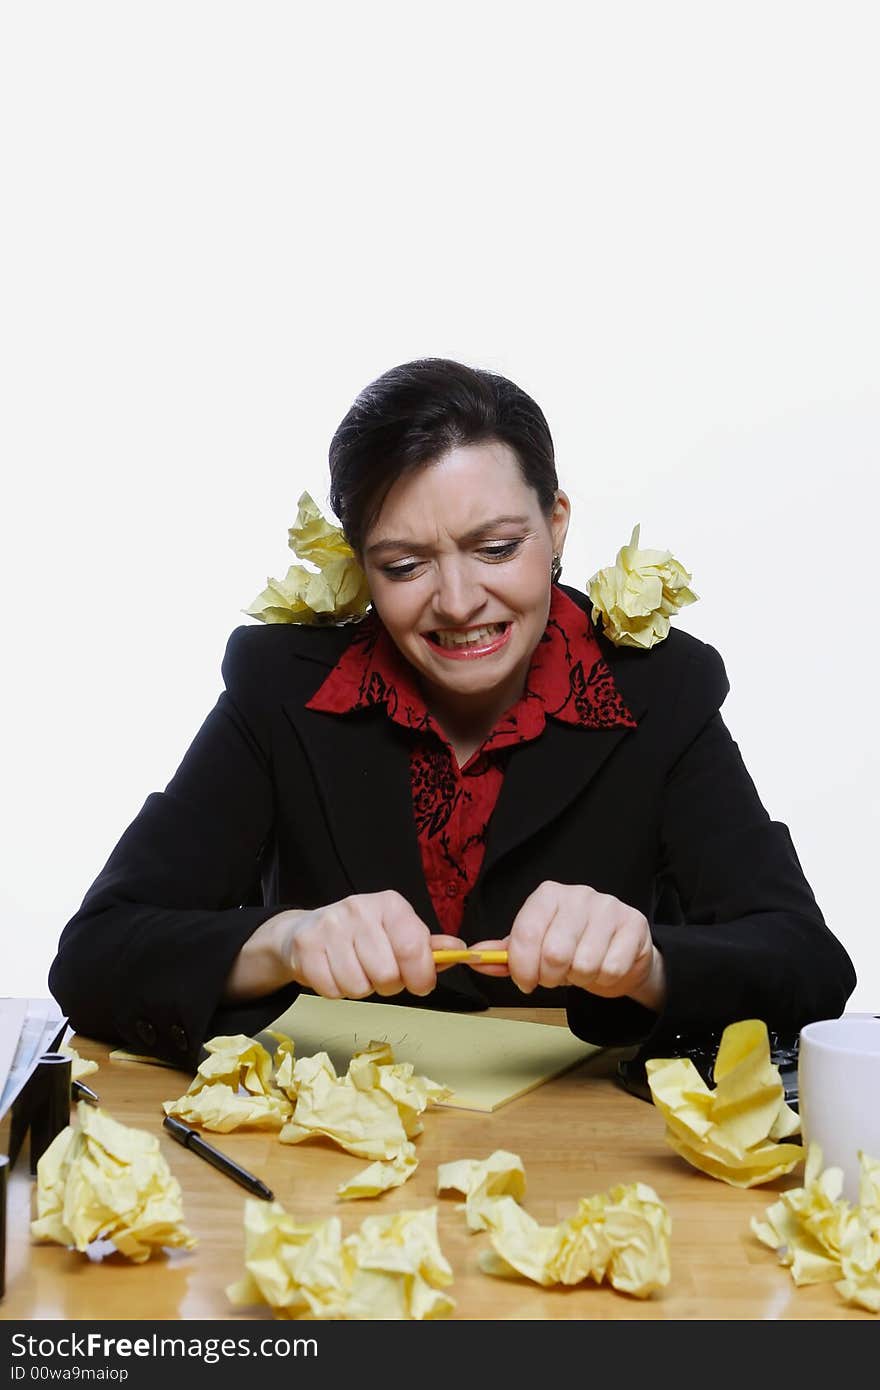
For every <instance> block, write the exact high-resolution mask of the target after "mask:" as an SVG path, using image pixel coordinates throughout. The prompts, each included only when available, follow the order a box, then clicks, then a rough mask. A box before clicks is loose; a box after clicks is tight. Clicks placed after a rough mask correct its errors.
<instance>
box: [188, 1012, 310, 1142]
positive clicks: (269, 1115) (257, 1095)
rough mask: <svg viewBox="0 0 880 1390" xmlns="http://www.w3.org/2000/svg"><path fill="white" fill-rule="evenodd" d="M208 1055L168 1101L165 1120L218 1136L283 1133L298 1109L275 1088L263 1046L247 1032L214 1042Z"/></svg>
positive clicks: (208, 1047) (267, 1056)
mask: <svg viewBox="0 0 880 1390" xmlns="http://www.w3.org/2000/svg"><path fill="white" fill-rule="evenodd" d="M205 1050H206V1051H207V1053H208V1056H207V1057H206V1058H205V1059H204V1060H203V1061H202V1062H201V1063H200V1064H199V1067H198V1070H197V1072H196V1074H195V1076H194V1077H193V1079H192V1081H191V1082H190V1084H189V1086H188V1087H187V1089H186V1091H185V1092H184V1094H183V1095H182V1096H178V1098H177V1100H166V1101H164V1102H163V1109H164V1111H165V1113H166V1115H177V1116H178V1118H179V1119H181V1120H186V1121H187V1122H188V1123H189V1124H197V1125H201V1126H202V1127H203V1128H204V1129H210V1130H214V1131H215V1132H217V1133H219V1134H228V1133H229V1132H230V1130H233V1129H245V1128H247V1129H269V1130H280V1129H281V1127H282V1125H283V1124H284V1122H285V1121H286V1120H287V1119H289V1117H290V1115H291V1113H292V1111H293V1105H292V1103H291V1101H290V1100H289V1098H288V1097H287V1095H286V1094H284V1093H283V1091H281V1090H280V1089H279V1088H278V1087H277V1086H276V1085H275V1084H274V1078H273V1062H272V1058H271V1057H270V1055H269V1053H268V1052H267V1051H266V1049H265V1048H264V1047H263V1045H262V1043H259V1042H257V1041H256V1039H255V1038H249V1037H247V1035H246V1034H244V1033H236V1034H232V1035H229V1036H221V1037H216V1038H211V1040H210V1041H209V1042H207V1043H205Z"/></svg>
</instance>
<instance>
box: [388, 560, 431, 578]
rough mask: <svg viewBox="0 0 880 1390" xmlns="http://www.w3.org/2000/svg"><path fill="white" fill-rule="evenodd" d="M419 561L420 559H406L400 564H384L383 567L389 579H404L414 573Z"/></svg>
mask: <svg viewBox="0 0 880 1390" xmlns="http://www.w3.org/2000/svg"><path fill="white" fill-rule="evenodd" d="M421 563H422V562H421V560H407V561H405V563H404V564H402V565H385V566H383V569H384V573H385V574H387V575H388V578H389V579H406V578H408V576H409V575H411V574H414V573H415V571H416V570H417V569H418V567H419V565H420V564H421Z"/></svg>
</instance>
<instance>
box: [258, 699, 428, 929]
mask: <svg viewBox="0 0 880 1390" xmlns="http://www.w3.org/2000/svg"><path fill="white" fill-rule="evenodd" d="M285 710H286V713H287V715H288V717H289V719H290V720H291V722H292V723H293V725H294V727H295V728H296V729H297V732H298V733H299V736H300V740H301V743H302V747H303V749H304V751H305V754H306V756H307V758H308V759H309V761H310V763H311V765H312V769H313V771H314V774H315V783H316V786H317V789H318V794H319V796H320V799H321V803H322V806H323V809H324V815H325V816H326V818H327V824H328V826H329V827H330V833H331V835H332V837H333V841H334V844H335V845H336V850H337V853H338V854H339V857H340V859H341V860H342V863H343V864H344V865H345V868H346V870H347V872H348V874H349V877H350V878H351V880H352V883H353V884H356V885H357V891H358V892H361V893H378V892H381V891H382V890H384V889H387V887H388V885H389V883H393V884H395V885H396V886H397V888H398V891H399V892H400V893H402V894H403V896H404V897H405V898H407V900H408V901H409V902H410V903H411V904H412V907H413V909H414V910H415V911H416V912H417V913H418V915H419V916H420V917H421V919H422V921H423V922H426V923H427V925H428V926H429V927H430V928H431V930H432V931H433V932H438V931H439V930H440V924H439V922H438V920H437V917H436V914H435V912H434V908H433V905H432V903H431V897H430V894H429V892H428V889H427V885H426V884H425V878H424V874H423V872H422V861H421V854H420V851H419V844H418V839H417V836H416V823H415V817H414V816H413V810H412V794H411V791H410V774H409V743H408V740H407V737H406V733H405V732H404V731H403V730H402V729H400V728H399V727H398V726H397V725H396V724H394V723H393V722H392V721H391V720H390V719H389V718H388V717H387V715H386V713H385V710H384V708H382V707H377V708H375V709H368V710H357V711H353V712H352V713H351V714H345V715H337V714H325V713H322V712H320V711H318V710H308V709H304V708H303V707H302V705H300V704H298V703H294V702H290V703H288V704H286V705H285Z"/></svg>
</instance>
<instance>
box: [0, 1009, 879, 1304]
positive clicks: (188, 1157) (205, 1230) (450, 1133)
mask: <svg viewBox="0 0 880 1390" xmlns="http://www.w3.org/2000/svg"><path fill="white" fill-rule="evenodd" d="M492 1012H493V1013H495V1014H497V1015H499V1016H505V1017H512V1018H528V1019H534V1020H537V1021H539V1022H554V1023H563V1022H564V1016H563V1014H562V1012H561V1011H559V1012H558V1013H557V1011H555V1010H554V1011H550V1010H513V1009H509V1010H507V1009H498V1010H493V1011H492ZM74 1041H75V1046H76V1047H77V1049H78V1051H79V1052H80V1054H81V1055H82V1056H84V1057H91V1058H94V1059H95V1061H97V1062H99V1063H100V1071H98V1072H96V1073H94V1074H93V1075H92V1076H90V1077H88V1078H86V1081H87V1084H89V1085H91V1086H92V1088H93V1089H94V1090H96V1091H97V1092H98V1093H99V1095H100V1097H101V1104H102V1108H104V1109H106V1110H107V1111H108V1112H109V1113H110V1114H112V1115H113V1116H114V1117H115V1118H116V1119H118V1120H121V1121H123V1122H124V1123H125V1124H130V1125H134V1126H137V1127H138V1128H142V1129H146V1130H149V1131H150V1132H152V1133H154V1134H157V1135H158V1136H159V1138H160V1142H161V1145H162V1152H163V1153H164V1154H165V1157H166V1158H167V1160H168V1163H169V1165H170V1167H171V1170H172V1172H173V1173H174V1174H175V1175H176V1177H177V1178H178V1179H179V1181H180V1184H181V1187H182V1189H183V1197H184V1212H185V1217H186V1221H187V1224H188V1226H189V1228H190V1230H191V1231H192V1232H193V1234H194V1235H195V1236H196V1237H197V1238H198V1241H199V1244H198V1246H197V1247H196V1249H194V1250H193V1251H191V1252H177V1251H175V1252H173V1253H172V1254H171V1255H169V1256H166V1255H161V1254H160V1255H159V1256H157V1257H156V1258H154V1259H152V1260H150V1261H148V1262H147V1263H146V1264H143V1265H133V1264H130V1263H129V1261H127V1260H125V1259H123V1258H122V1257H121V1256H118V1255H114V1256H113V1257H111V1258H110V1259H109V1260H105V1261H104V1262H103V1263H102V1264H98V1263H93V1262H92V1261H90V1260H89V1259H88V1258H87V1257H86V1256H85V1255H80V1254H77V1253H76V1252H71V1251H68V1250H64V1249H62V1248H61V1247H60V1246H57V1245H33V1244H31V1241H30V1235H29V1220H30V1215H31V1198H32V1192H33V1190H34V1187H35V1180H34V1179H31V1178H30V1177H29V1175H28V1172H27V1155H26V1154H22V1155H21V1156H20V1157H19V1160H18V1163H17V1164H16V1167H15V1170H14V1172H13V1174H12V1175H11V1179H10V1184H9V1210H8V1237H9V1246H8V1252H7V1290H6V1298H5V1299H4V1300H3V1303H2V1304H0V1316H2V1317H3V1318H4V1319H18V1318H21V1319H32V1318H37V1319H42V1318H69V1319H74V1320H87V1319H94V1318H97V1319H105V1318H106V1319H122V1318H145V1319H165V1318H193V1319H194V1318H211V1319H220V1318H222V1319H228V1320H231V1321H237V1320H241V1319H246V1320H252V1319H253V1318H271V1313H270V1311H269V1309H267V1308H257V1309H248V1310H245V1311H240V1310H237V1309H233V1308H232V1307H231V1305H230V1304H229V1302H228V1300H227V1298H226V1294H225V1288H226V1286H227V1284H229V1283H231V1282H232V1281H233V1280H234V1279H236V1278H238V1277H239V1275H240V1274H241V1272H242V1270H243V1248H244V1242H243V1228H242V1211H243V1204H244V1201H245V1198H246V1194H245V1193H244V1191H243V1190H242V1189H241V1188H239V1187H238V1186H236V1185H235V1184H234V1183H233V1182H232V1181H231V1180H230V1179H228V1178H225V1177H224V1176H223V1175H222V1174H220V1173H218V1172H216V1171H215V1170H214V1169H213V1168H211V1167H210V1166H209V1165H208V1164H207V1163H205V1162H204V1160H202V1159H200V1158H197V1157H196V1156H195V1155H193V1154H190V1153H188V1152H187V1151H186V1150H184V1149H183V1148H181V1147H180V1146H179V1145H178V1144H175V1142H174V1141H173V1140H172V1139H171V1138H170V1137H169V1136H168V1135H167V1134H166V1133H165V1131H164V1130H163V1129H162V1119H163V1112H162V1108H161V1102H162V1101H163V1100H168V1099H171V1098H173V1097H175V1096H178V1095H180V1094H181V1093H182V1092H183V1091H184V1090H185V1089H186V1086H187V1085H188V1084H189V1077H187V1076H185V1075H184V1074H183V1073H180V1072H176V1071H171V1070H169V1069H167V1068H162V1067H153V1066H145V1065H141V1064H138V1063H136V1062H110V1061H109V1060H108V1051H109V1049H108V1048H106V1047H104V1046H102V1045H100V1044H98V1043H93V1042H90V1041H88V1040H87V1039H82V1038H78V1039H75V1040H74ZM620 1055H621V1054H619V1053H600V1054H598V1055H597V1056H595V1057H593V1058H590V1059H589V1060H588V1061H586V1062H584V1063H582V1064H581V1065H580V1066H578V1067H576V1068H574V1069H573V1070H572V1071H570V1072H568V1073H566V1074H565V1075H564V1076H561V1077H559V1078H557V1079H556V1080H555V1081H552V1082H549V1083H548V1084H547V1085H544V1086H541V1087H539V1088H538V1089H537V1090H536V1091H533V1092H532V1093H531V1094H529V1095H526V1096H523V1097H521V1098H520V1099H519V1100H515V1101H511V1102H510V1104H509V1105H506V1106H503V1107H502V1108H501V1109H500V1110H498V1111H496V1112H495V1113H494V1114H491V1115H483V1114H475V1113H473V1112H468V1111H462V1110H451V1109H437V1110H431V1111H429V1112H428V1114H427V1115H426V1116H425V1117H424V1118H425V1131H424V1133H423V1134H422V1135H420V1136H419V1138H418V1139H417V1140H416V1149H417V1153H418V1156H419V1167H418V1169H417V1170H416V1173H415V1175H414V1176H413V1177H412V1178H411V1179H410V1180H409V1182H407V1183H406V1184H405V1185H404V1186H403V1187H401V1188H396V1189H394V1190H392V1191H390V1192H387V1193H385V1194H384V1195H383V1196H381V1197H378V1198H375V1199H372V1200H364V1201H355V1202H339V1201H337V1200H336V1198H335V1192H336V1188H337V1186H338V1184H339V1183H340V1182H342V1181H344V1180H345V1179H346V1178H348V1177H350V1176H351V1175H352V1174H353V1173H355V1172H357V1171H358V1169H359V1168H361V1167H364V1166H365V1163H364V1161H363V1160H361V1159H357V1158H354V1157H352V1156H351V1155H350V1154H346V1153H344V1152H343V1151H342V1150H341V1149H337V1148H336V1147H334V1146H332V1145H331V1144H329V1143H327V1142H324V1141H308V1142H306V1143H304V1144H300V1145H297V1146H288V1145H284V1144H281V1143H279V1142H278V1139H277V1137H276V1136H274V1135H265V1134H255V1133H250V1134H249V1133H233V1134H228V1135H209V1136H208V1137H209V1138H210V1139H211V1140H212V1142H214V1143H216V1145H217V1146H218V1147H219V1148H223V1149H224V1150H225V1151H226V1152H228V1153H230V1154H232V1155H233V1157H235V1158H236V1159H238V1160H239V1162H241V1163H243V1164H244V1165H245V1166H246V1167H247V1168H249V1169H250V1170H251V1171H252V1172H255V1173H257V1174H258V1175H259V1176H260V1177H262V1178H263V1179H264V1180H265V1181H266V1182H268V1184H269V1186H270V1187H271V1188H272V1189H273V1191H274V1192H275V1195H276V1198H277V1199H278V1200H279V1201H280V1202H282V1203H283V1205H284V1206H285V1207H286V1208H287V1210H288V1211H290V1212H293V1213H296V1214H297V1215H298V1216H299V1217H301V1218H303V1219H305V1220H308V1221H314V1220H320V1219H323V1218H325V1217H327V1216H329V1215H330V1214H332V1213H333V1212H338V1213H339V1214H340V1215H341V1218H342V1225H343V1233H344V1234H348V1232H349V1231H350V1230H352V1229H353V1228H354V1227H355V1226H356V1225H358V1224H359V1222H360V1221H361V1220H362V1219H363V1217H365V1216H367V1215H368V1214H371V1213H376V1212H390V1211H393V1210H395V1209H406V1208H408V1207H422V1206H427V1205H430V1204H433V1203H435V1202H436V1203H437V1205H438V1206H439V1231H440V1244H441V1247H442V1249H443V1251H444V1254H445V1255H446V1257H447V1259H448V1260H449V1262H450V1264H451V1265H452V1268H453V1270H454V1272H455V1283H454V1284H453V1286H452V1287H451V1289H450V1292H451V1293H452V1295H453V1296H454V1297H455V1298H456V1300H457V1302H458V1308H457V1313H456V1316H457V1317H460V1318H467V1319H502V1320H503V1319H515V1320H522V1319H552V1318H564V1319H570V1318H575V1319H577V1318H599V1319H614V1318H618V1319H619V1318H623V1319H630V1318H674V1319H694V1318H725V1319H727V1318H760V1319H767V1318H785V1319H788V1318H809V1319H815V1318H819V1319H825V1318H870V1317H871V1314H870V1313H865V1312H862V1311H861V1310H859V1309H854V1308H847V1307H846V1305H845V1304H844V1303H843V1302H842V1301H841V1299H840V1297H839V1295H838V1294H836V1293H835V1291H834V1289H833V1287H832V1286H831V1285H830V1284H824V1285H816V1286H813V1287H811V1288H803V1289H796V1288H795V1287H794V1285H793V1283H792V1281H791V1276H790V1274H789V1272H788V1270H787V1269H784V1268H783V1267H782V1266H781V1265H779V1264H778V1263H777V1260H776V1256H775V1255H774V1253H773V1251H772V1250H768V1249H767V1248H766V1247H765V1246H763V1245H761V1244H760V1243H759V1242H758V1241H757V1240H756V1239H755V1238H754V1236H753V1235H752V1233H751V1231H750V1229H749V1218H750V1217H751V1216H754V1215H757V1214H762V1213H763V1212H764V1210H765V1209H766V1207H767V1206H768V1205H769V1204H770V1202H771V1201H773V1200H774V1199H775V1194H776V1193H778V1192H779V1191H781V1190H782V1189H784V1188H785V1187H790V1186H797V1185H799V1183H800V1177H799V1176H797V1175H795V1176H794V1177H791V1178H786V1179H782V1180H779V1181H777V1182H775V1183H771V1184H768V1185H767V1186H765V1187H762V1188H754V1189H752V1190H750V1191H740V1190H739V1189H737V1188H732V1187H728V1186H727V1185H726V1184H724V1183H720V1182H716V1181H715V1180H714V1179H712V1178H708V1177H704V1176H703V1175H702V1174H701V1173H698V1172H696V1171H695V1170H694V1169H692V1168H690V1167H689V1166H688V1165H687V1164H686V1163H685V1162H684V1160H683V1159H680V1158H679V1157H678V1156H677V1155H676V1154H674V1153H673V1151H672V1150H671V1149H670V1148H669V1147H668V1146H667V1144H666V1142H665V1140H664V1137H663V1133H664V1126H663V1121H662V1118H661V1116H660V1115H659V1114H658V1113H657V1112H656V1111H655V1110H654V1109H653V1107H652V1106H650V1105H648V1104H647V1103H646V1102H644V1101H640V1100H637V1099H635V1098H634V1097H632V1096H630V1095H628V1094H627V1093H626V1092H624V1091H623V1090H621V1089H620V1087H619V1086H618V1085H617V1084H616V1083H615V1082H614V1080H613V1073H614V1068H615V1064H616V1061H617V1058H618V1057H619V1056H620ZM436 1079H437V1080H439V1081H442V1079H443V1078H442V1077H437V1078H436ZM493 1149H510V1150H513V1152H514V1153H518V1154H519V1155H520V1156H521V1157H522V1159H523V1162H524V1164H525V1169H526V1179H527V1191H526V1200H525V1203H524V1205H525V1207H526V1209H527V1210H528V1211H529V1212H530V1213H531V1214H532V1215H533V1216H534V1217H536V1218H537V1220H538V1221H540V1222H541V1223H542V1224H550V1223H554V1222H556V1221H558V1220H560V1219H561V1218H562V1217H563V1216H568V1215H569V1214H570V1213H571V1212H572V1211H573V1210H574V1208H575V1206H576V1203H577V1200H578V1198H580V1197H582V1196H587V1195H588V1194H591V1193H594V1192H602V1191H605V1190H606V1189H607V1188H608V1187H610V1186H612V1185H613V1184H615V1183H621V1182H623V1183H629V1182H634V1181H636V1180H641V1181H643V1182H647V1183H650V1184H651V1186H652V1187H654V1188H655V1189H656V1191H657V1192H658V1193H659V1195H660V1197H661V1198H662V1199H663V1201H664V1202H665V1203H666V1205H667V1206H668V1208H669V1211H670V1213H671V1216H672V1279H671V1282H670V1284H669V1285H668V1286H667V1288H666V1289H665V1290H663V1291H661V1292H660V1293H657V1294H655V1295H654V1296H653V1297H652V1298H650V1299H647V1300H644V1301H642V1300H639V1299H634V1298H630V1297H627V1296H626V1295H623V1294H619V1293H615V1292H614V1291H613V1290H611V1289H610V1288H607V1287H605V1286H601V1287H600V1286H597V1285H595V1284H593V1283H592V1282H589V1283H586V1284H583V1285H579V1286H577V1287H576V1288H574V1289H553V1290H551V1289H542V1288H539V1287H538V1286H537V1285H535V1284H530V1283H528V1282H527V1281H525V1280H516V1281H509V1280H504V1279H496V1278H490V1277H489V1276H488V1275H485V1274H483V1273H481V1271H480V1270H479V1268H478V1265H477V1257H478V1255H479V1252H480V1251H481V1250H483V1249H484V1248H485V1247H486V1245H487V1240H488V1238H487V1236H486V1235H485V1234H479V1235H471V1234H469V1233H468V1231H467V1228H466V1226H465V1221H464V1216H463V1214H462V1213H461V1212H460V1211H457V1210H456V1203H457V1201H458V1200H459V1199H458V1197H457V1196H455V1195H453V1194H449V1195H447V1196H444V1197H442V1198H438V1197H437V1196H436V1194H435V1191H434V1183H435V1180H436V1175H437V1164H438V1163H446V1162H449V1161H450V1160H452V1159H457V1158H469V1157H473V1158H482V1157H486V1156H487V1155H488V1154H489V1153H491V1152H492V1150H493Z"/></svg>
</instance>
